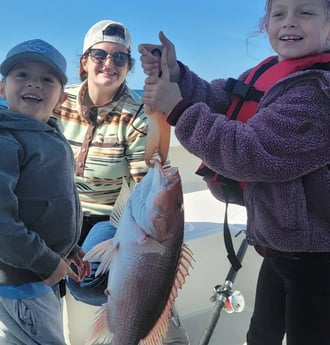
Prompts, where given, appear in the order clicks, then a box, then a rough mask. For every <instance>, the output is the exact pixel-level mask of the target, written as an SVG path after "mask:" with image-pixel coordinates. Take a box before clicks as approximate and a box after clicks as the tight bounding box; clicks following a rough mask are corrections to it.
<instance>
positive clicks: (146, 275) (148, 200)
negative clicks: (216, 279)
mask: <svg viewBox="0 0 330 345" xmlns="http://www.w3.org/2000/svg"><path fill="white" fill-rule="evenodd" d="M123 188H126V189H128V186H127V184H125V187H124V185H123ZM121 194H122V195H124V194H125V193H121ZM120 199H121V198H118V200H119V201H118V202H119V203H120V202H121V201H120ZM124 199H125V198H123V199H122V200H124ZM119 208H120V207H119ZM111 221H115V218H113V219H111ZM183 236H184V211H183V193H182V185H181V178H180V174H179V171H178V169H177V168H176V167H170V168H163V167H162V166H161V164H160V162H159V161H157V160H156V161H154V166H153V167H152V168H150V169H149V171H148V173H147V174H146V175H145V176H144V178H143V179H142V181H141V182H140V183H139V184H137V185H136V187H135V189H134V190H133V193H132V194H131V195H130V196H129V197H128V199H127V201H126V202H125V204H124V206H123V210H122V215H121V216H120V219H119V222H118V226H117V232H116V234H115V236H114V238H112V239H109V240H107V241H104V242H102V243H100V244H98V245H96V246H95V247H94V248H93V249H92V250H91V251H90V252H88V253H87V254H86V256H85V260H89V261H100V262H101V263H100V265H99V267H98V270H97V272H96V275H98V274H102V273H105V272H106V271H109V278H108V286H107V290H106V295H107V303H105V304H104V305H103V306H102V307H101V308H100V309H99V310H98V312H97V313H96V318H95V322H94V324H93V326H92V330H91V333H90V335H89V337H88V339H87V341H86V343H85V344H87V345H90V344H95V343H102V342H103V343H104V342H109V341H110V340H111V341H112V343H111V344H112V345H137V344H141V345H161V344H162V343H163V342H162V341H163V338H164V336H165V334H166V331H167V325H168V320H169V315H170V310H171V307H172V305H173V303H174V300H175V298H176V297H177V295H178V289H180V288H181V287H182V285H183V284H184V282H185V279H186V277H187V276H188V275H189V268H190V267H191V263H192V260H193V258H192V253H191V251H190V249H189V248H188V247H187V246H186V245H185V244H184V243H183Z"/></svg>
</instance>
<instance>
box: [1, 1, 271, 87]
mask: <svg viewBox="0 0 330 345" xmlns="http://www.w3.org/2000/svg"><path fill="white" fill-rule="evenodd" d="M264 4H265V1H264V0H253V1H246V0H230V1H222V0H196V1H188V0H166V1H161V0H139V1H135V0H126V1H120V0H108V1H104V0H103V1H89V0H53V1H45V0H30V1H23V0H10V1H2V2H1V5H0V6H1V28H2V30H1V51H0V61H2V60H3V59H4V57H5V54H6V53H7V51H8V50H9V49H10V48H12V47H13V46H14V45H16V44H17V43H19V42H21V41H25V40H28V39H32V38H41V39H44V40H46V41H48V42H49V43H51V44H53V45H54V46H56V47H57V48H58V49H59V50H60V51H61V52H62V53H63V55H64V56H65V57H66V59H67V62H68V77H69V83H76V82H78V81H79V79H78V77H77V69H78V65H79V55H80V54H81V49H82V44H83V39H84V35H85V33H86V32H87V30H88V29H89V27H90V26H92V25H93V24H94V23H96V22H97V21H99V20H102V19H113V20H117V21H120V22H122V23H124V24H125V25H126V26H127V27H128V29H129V31H130V32H131V35H132V39H133V57H134V58H135V60H136V63H135V68H134V71H133V72H131V73H130V74H129V76H128V78H127V81H128V85H129V86H130V87H132V88H134V89H140V88H143V83H144V78H145V76H144V74H143V72H142V69H141V66H140V60H139V54H138V52H137V46H138V44H139V43H143V42H144V43H145V42H148V43H158V32H159V31H160V30H162V31H164V33H165V34H166V35H167V36H168V38H169V39H171V40H172V42H173V43H174V44H175V46H176V51H177V57H178V59H179V60H181V61H182V62H184V63H186V64H187V65H188V66H189V67H190V68H191V69H192V70H194V71H195V72H196V73H197V74H199V75H200V76H201V77H203V78H204V79H206V80H209V81H211V80H212V79H215V78H219V77H223V78H226V77H237V76H238V75H239V74H240V73H241V72H243V71H244V70H246V69H247V68H249V67H252V66H254V65H256V64H257V63H258V62H259V61H261V60H262V59H264V58H265V57H267V56H269V55H272V54H274V53H273V52H272V50H271V48H270V47H269V43H268V40H267V37H266V36H265V34H261V35H258V36H257V37H252V38H251V37H250V38H249V36H250V34H251V33H253V32H255V31H257V29H258V23H259V20H260V18H261V17H262V15H263V13H264Z"/></svg>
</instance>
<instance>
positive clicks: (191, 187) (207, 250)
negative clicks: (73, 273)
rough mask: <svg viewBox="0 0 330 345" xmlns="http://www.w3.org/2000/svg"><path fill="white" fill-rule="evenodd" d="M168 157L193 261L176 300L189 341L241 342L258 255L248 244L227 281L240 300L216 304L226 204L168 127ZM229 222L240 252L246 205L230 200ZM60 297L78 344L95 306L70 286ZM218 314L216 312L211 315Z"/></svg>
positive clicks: (225, 270)
mask: <svg viewBox="0 0 330 345" xmlns="http://www.w3.org/2000/svg"><path fill="white" fill-rule="evenodd" d="M170 160H171V163H172V165H175V166H178V168H179V171H180V174H181V178H182V183H183V192H184V211H185V242H186V243H187V245H188V246H189V247H190V248H191V250H192V252H193V254H194V260H195V261H194V263H193V269H192V270H191V271H190V276H189V277H188V278H187V281H186V283H185V284H184V285H183V287H182V289H181V290H180V291H179V295H178V297H177V299H176V302H175V303H176V307H177V309H178V312H179V314H180V317H181V320H182V322H183V324H184V327H185V329H186V331H187V333H188V335H189V338H190V343H191V345H207V344H209V345H219V344H223V345H243V344H244V343H245V335H246V332H247V329H248V326H249V322H250V318H251V314H252V310H253V305H254V294H255V288H256V281H257V274H258V271H259V267H260V264H261V257H260V256H259V255H258V254H257V253H256V252H255V250H254V248H253V247H250V246H247V248H246V252H244V256H243V257H242V262H241V263H242V267H241V269H240V270H239V271H238V272H237V273H236V276H235V279H234V280H233V282H232V283H233V284H232V292H233V293H235V294H236V291H239V292H240V294H238V295H239V296H240V301H241V302H242V301H244V303H241V304H242V305H241V307H240V308H238V309H240V310H239V312H233V311H232V310H229V312H227V311H226V310H225V309H224V308H222V309H219V307H218V306H217V302H214V301H212V300H214V299H218V297H219V294H218V293H215V291H219V286H220V287H225V286H226V278H227V277H228V274H229V273H230V272H231V270H232V267H231V265H230V263H229V261H228V259H227V252H226V249H225V244H224V239H223V220H224V212H225V204H224V203H221V202H220V201H218V200H216V199H215V198H214V197H213V195H212V194H211V192H210V191H209V190H208V189H207V186H206V184H205V182H204V181H203V180H202V179H201V177H200V176H197V175H196V174H195V170H196V168H197V167H198V166H199V164H200V160H199V159H198V158H197V157H195V156H193V155H191V154H190V153H188V152H187V151H186V150H185V149H184V148H183V147H182V146H181V145H180V143H179V142H178V141H177V139H176V138H175V135H174V133H173V132H172V136H171V146H170ZM228 222H229V226H230V231H231V234H232V239H233V245H234V249H235V250H236V251H239V249H240V248H241V246H242V243H243V241H244V240H245V235H244V230H245V227H246V211H245V208H244V207H241V206H236V205H229V209H228ZM242 230H243V231H242ZM215 287H217V289H215ZM220 291H221V289H220ZM241 296H243V297H244V300H243V299H242V297H241ZM64 302H65V303H64V307H65V308H64V309H65V310H64V316H65V317H64V326H65V328H66V331H65V334H66V339H67V343H68V345H83V344H84V340H85V339H86V338H87V335H88V332H89V329H90V327H91V325H92V322H93V320H94V316H95V312H96V311H97V309H98V307H95V306H90V305H87V304H84V303H81V302H78V301H76V300H75V299H74V298H73V297H72V296H71V294H70V292H69V291H68V293H67V295H66V297H65V299H64ZM243 306H244V308H243ZM241 309H243V310H241ZM219 311H220V313H219ZM217 313H218V314H219V317H216V318H215V315H216V314H217ZM215 321H216V322H215ZM211 325H212V326H211ZM206 339H207V340H206Z"/></svg>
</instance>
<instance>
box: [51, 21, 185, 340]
mask: <svg viewBox="0 0 330 345" xmlns="http://www.w3.org/2000/svg"><path fill="white" fill-rule="evenodd" d="M131 52H132V42H131V36H130V33H129V32H128V30H127V28H126V27H125V26H124V25H123V24H122V23H119V22H115V21H112V20H102V21H100V22H97V23H96V24H94V25H93V26H92V27H91V28H90V29H89V31H88V32H87V33H86V36H85V39H84V45H83V52H82V56H81V58H80V67H79V76H80V78H81V81H82V83H81V84H79V85H72V86H69V87H67V88H66V92H67V94H68V99H67V100H66V101H65V102H64V104H63V105H62V107H61V108H60V110H59V112H57V113H56V114H54V115H55V116H56V117H57V118H58V120H59V127H60V128H61V129H62V131H63V133H64V135H65V137H66V138H67V139H68V140H69V142H70V144H71V147H72V149H73V152H74V156H75V159H76V171H75V181H76V185H77V188H78V192H79V196H80V201H81V204H82V208H83V212H84V221H83V227H82V237H81V238H80V243H82V248H84V249H85V250H86V251H88V250H89V249H91V247H93V246H94V245H95V244H96V243H99V242H101V241H103V240H104V239H108V238H110V237H112V236H113V235H114V233H115V230H116V229H115V227H114V226H112V225H111V224H110V222H109V215H110V214H111V211H112V209H113V206H114V203H115V201H116V199H117V196H118V194H119V192H120V189H121V186H122V181H123V178H125V179H126V180H127V182H128V184H129V186H130V188H133V186H134V184H135V183H137V182H139V181H140V180H141V179H142V178H143V176H144V175H145V174H146V172H147V170H148V167H147V166H146V164H145V161H144V151H145V144H146V132H147V119H146V115H145V114H144V112H143V111H142V104H141V101H140V98H139V96H138V95H137V94H136V93H135V92H134V91H133V90H131V89H129V88H128V87H127V85H126V76H127V74H128V73H129V72H130V71H131V70H132V67H133V65H134V59H133V58H132V57H131ZM94 225H95V226H94ZM93 226H94V227H93ZM87 235H88V236H87ZM86 236H87V237H86ZM85 239H86V240H85ZM96 267H97V265H96V264H94V265H92V268H93V272H95V271H96ZM106 280H107V279H106V277H104V276H101V277H98V278H96V279H95V277H94V276H93V275H92V276H91V277H90V278H86V279H85V281H84V282H82V283H80V284H77V283H75V282H73V281H72V280H68V286H69V288H70V290H71V292H72V294H73V295H74V296H75V298H76V299H78V300H80V301H83V302H85V303H88V304H92V305H101V304H102V303H104V302H105V301H106V296H105V295H104V293H103V291H104V289H105V286H106ZM174 318H175V320H174V319H173V322H170V324H169V332H168V335H167V338H166V341H165V343H166V344H188V343H189V342H188V339H187V336H186V333H185V331H184V329H183V327H182V325H181V324H180V321H179V319H178V317H177V315H176V313H175V312H174ZM171 339H172V340H171Z"/></svg>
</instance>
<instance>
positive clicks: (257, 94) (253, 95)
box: [225, 78, 265, 102]
mask: <svg viewBox="0 0 330 345" xmlns="http://www.w3.org/2000/svg"><path fill="white" fill-rule="evenodd" d="M225 90H226V91H228V92H230V93H231V94H232V95H233V96H240V97H241V98H243V99H244V100H245V101H254V102H259V101H260V99H261V97H262V96H263V95H264V94H265V93H264V92H263V91H260V90H257V89H256V88H255V87H254V86H252V85H247V84H245V83H244V82H243V81H242V80H238V79H234V78H228V80H227V82H226V85H225Z"/></svg>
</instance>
